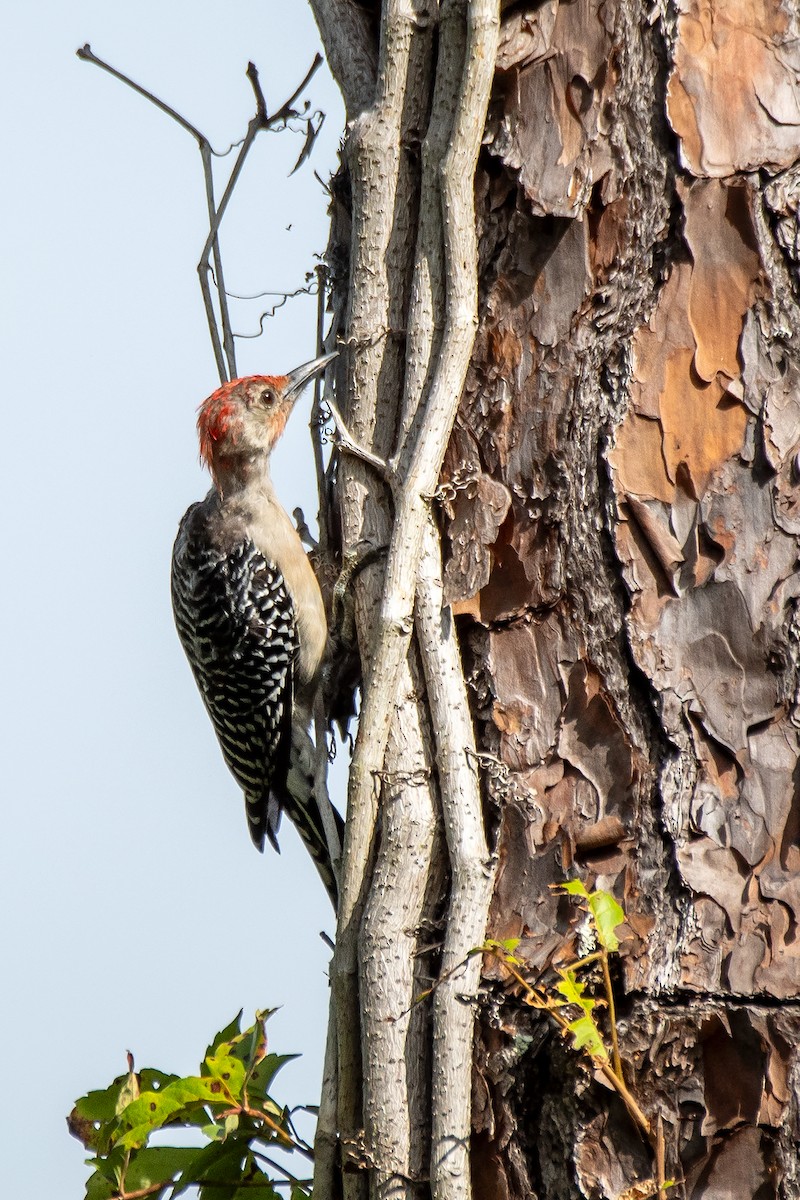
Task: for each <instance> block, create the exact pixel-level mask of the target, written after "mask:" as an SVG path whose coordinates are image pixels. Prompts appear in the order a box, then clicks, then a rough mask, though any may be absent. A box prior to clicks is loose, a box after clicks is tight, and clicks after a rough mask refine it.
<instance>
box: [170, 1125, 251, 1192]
mask: <svg viewBox="0 0 800 1200" xmlns="http://www.w3.org/2000/svg"><path fill="white" fill-rule="evenodd" d="M246 1155H247V1145H246V1144H244V1143H242V1142H237V1141H236V1140H235V1139H231V1141H229V1142H211V1143H210V1144H209V1145H208V1146H203V1148H202V1150H195V1152H194V1158H193V1159H192V1160H191V1161H190V1162H189V1163H188V1164H187V1165H186V1167H185V1168H184V1170H183V1173H182V1174H181V1176H180V1178H179V1179H178V1180H177V1181H176V1183H175V1187H176V1191H175V1195H176V1196H178V1195H179V1194H180V1192H181V1191H183V1190H185V1189H186V1188H187V1187H191V1186H192V1185H194V1184H202V1183H206V1182H209V1183H210V1182H212V1181H215V1180H220V1179H224V1180H228V1181H230V1182H235V1181H236V1180H238V1179H240V1178H241V1177H242V1167H243V1165H244V1161H245V1157H246Z"/></svg>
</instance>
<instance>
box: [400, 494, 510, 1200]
mask: <svg viewBox="0 0 800 1200" xmlns="http://www.w3.org/2000/svg"><path fill="white" fill-rule="evenodd" d="M416 625H417V634H418V640H419V645H420V651H421V654H422V664H423V669H424V671H425V680H426V683H427V688H428V703H429V705H430V713H431V722H432V725H433V728H434V730H435V735H436V746H437V753H436V761H437V766H438V775H439V788H440V793H441V799H442V813H443V816H444V828H445V836H446V838H447V849H448V853H449V856H450V876H451V882H450V903H449V906H448V912H447V930H446V933H445V943H444V950H443V953H442V963H441V976H440V979H441V982H440V983H439V984H438V985H437V987H436V991H435V993H434V997H433V1063H432V1071H431V1075H432V1089H431V1167H430V1170H431V1194H432V1196H433V1198H434V1200H469V1197H470V1196H471V1194H472V1191H471V1183H470V1168H469V1137H470V1127H471V1096H472V1027H473V1020H474V1011H473V1007H472V1005H470V1003H469V1002H468V1000H467V1001H465V1000H464V998H463V997H465V996H466V997H474V996H475V995H476V993H477V990H478V985H479V983H480V967H481V963H480V957H479V956H478V955H472V956H471V957H470V953H469V952H470V950H472V949H473V948H474V947H475V946H477V945H480V943H481V942H482V941H483V940H484V938H485V936H486V922H487V919H488V913H489V904H490V902H491V898H492V891H493V884H494V863H493V861H492V857H491V855H490V853H489V851H488V848H487V845H486V838H485V835H484V831H483V817H482V813H481V797H480V787H479V781H478V773H477V768H476V757H475V738H474V733H473V729H472V721H471V717H470V712H469V704H468V701H467V691H466V686H465V683H464V673H463V670H462V666H461V654H460V651H459V647H458V640H457V637H456V632H455V625H454V621H453V614H452V612H451V611H450V609H449V608H446V607H445V606H444V598H443V593H442V577H441V548H440V545H439V534H438V531H437V529H436V526H435V524H434V521H433V519H432V518H430V517H429V519H428V521H427V522H426V527H425V533H424V536H423V546H422V561H421V563H420V571H419V575H418V578H417V600H416ZM461 964H463V968H462V969H459V968H460V965H461Z"/></svg>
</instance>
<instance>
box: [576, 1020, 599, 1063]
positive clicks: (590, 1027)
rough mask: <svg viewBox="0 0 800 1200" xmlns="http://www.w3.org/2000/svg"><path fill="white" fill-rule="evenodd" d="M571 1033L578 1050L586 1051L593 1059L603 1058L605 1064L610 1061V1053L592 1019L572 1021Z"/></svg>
mask: <svg viewBox="0 0 800 1200" xmlns="http://www.w3.org/2000/svg"><path fill="white" fill-rule="evenodd" d="M569 1031H570V1033H571V1034H572V1036H573V1039H574V1046H575V1049H576V1050H585V1052H586V1053H587V1054H589V1055H591V1057H592V1058H601V1059H602V1060H603V1061H604V1062H606V1061H607V1060H608V1051H607V1050H606V1048H605V1046H604V1045H603V1039H602V1038H601V1036H600V1030H599V1029H598V1028H597V1026H596V1025H595V1023H594V1021H593V1020H592V1018H591V1017H578V1019H577V1021H570V1023H569Z"/></svg>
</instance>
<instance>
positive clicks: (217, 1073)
mask: <svg viewBox="0 0 800 1200" xmlns="http://www.w3.org/2000/svg"><path fill="white" fill-rule="evenodd" d="M226 1045H230V1043H228V1042H223V1043H222V1046H226ZM222 1046H220V1048H219V1049H218V1050H217V1052H216V1053H215V1054H213V1055H211V1056H210V1057H209V1058H207V1059H206V1060H205V1062H204V1063H203V1068H204V1069H203V1075H202V1078H204V1079H218V1080H219V1081H220V1083H222V1084H223V1086H224V1087H225V1088H226V1089H227V1091H229V1092H230V1094H231V1095H232V1096H233V1097H234V1099H235V1100H236V1101H237V1103H238V1102H240V1101H241V1098H242V1087H243V1085H244V1081H245V1075H246V1068H245V1064H244V1063H243V1062H242V1060H241V1059H240V1058H235V1057H234V1056H233V1055H232V1054H223V1053H220V1051H221V1049H222Z"/></svg>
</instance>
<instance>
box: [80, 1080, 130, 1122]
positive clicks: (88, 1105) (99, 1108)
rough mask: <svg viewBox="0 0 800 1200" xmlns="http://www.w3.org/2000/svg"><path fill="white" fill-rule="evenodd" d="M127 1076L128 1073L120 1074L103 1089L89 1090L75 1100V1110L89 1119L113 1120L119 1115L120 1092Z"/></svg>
mask: <svg viewBox="0 0 800 1200" xmlns="http://www.w3.org/2000/svg"><path fill="white" fill-rule="evenodd" d="M127 1078H128V1076H127V1075H119V1076H118V1077H117V1078H116V1079H115V1080H114V1082H113V1083H111V1084H109V1086H108V1087H107V1088H104V1089H103V1090H102V1091H96V1092H87V1093H86V1095H85V1096H81V1097H80V1099H79V1100H76V1101H75V1111H76V1112H77V1113H78V1115H79V1116H81V1117H85V1118H86V1120H87V1121H113V1120H114V1118H115V1116H116V1115H117V1101H118V1100H119V1094H120V1092H121V1091H122V1085H123V1084H124V1082H125V1080H126V1079H127Z"/></svg>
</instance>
